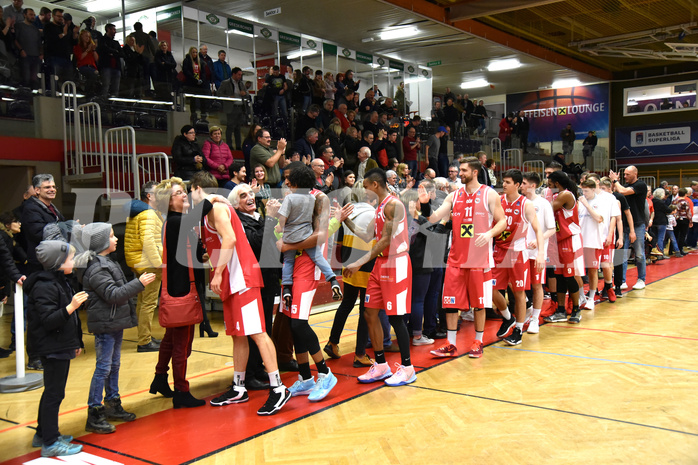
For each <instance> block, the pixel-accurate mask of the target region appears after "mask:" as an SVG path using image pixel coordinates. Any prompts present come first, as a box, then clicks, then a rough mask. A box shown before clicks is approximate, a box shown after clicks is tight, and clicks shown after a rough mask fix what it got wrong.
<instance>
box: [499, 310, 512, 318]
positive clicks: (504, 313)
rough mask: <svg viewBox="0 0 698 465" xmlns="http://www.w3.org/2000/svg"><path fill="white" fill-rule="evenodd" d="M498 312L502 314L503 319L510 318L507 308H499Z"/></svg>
mask: <svg viewBox="0 0 698 465" xmlns="http://www.w3.org/2000/svg"><path fill="white" fill-rule="evenodd" d="M499 313H501V314H502V318H504V319H505V320H511V312H510V311H509V309H508V308H505V309H504V310H500V311H499Z"/></svg>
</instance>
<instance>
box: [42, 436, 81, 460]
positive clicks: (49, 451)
mask: <svg viewBox="0 0 698 465" xmlns="http://www.w3.org/2000/svg"><path fill="white" fill-rule="evenodd" d="M81 451H82V446H81V445H80V444H71V443H69V442H63V441H62V440H60V439H58V440H57V441H56V442H54V443H53V444H51V445H50V446H45V445H44V446H41V456H42V457H59V456H62V455H75V454H78V453H80V452H81Z"/></svg>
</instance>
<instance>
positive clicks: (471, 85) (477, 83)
mask: <svg viewBox="0 0 698 465" xmlns="http://www.w3.org/2000/svg"><path fill="white" fill-rule="evenodd" d="M489 85H490V83H489V82H487V79H483V78H480V79H475V80H473V81H465V82H463V83H462V84H461V85H460V88H461V89H477V88H480V87H487V86H489Z"/></svg>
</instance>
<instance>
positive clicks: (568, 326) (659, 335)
mask: <svg viewBox="0 0 698 465" xmlns="http://www.w3.org/2000/svg"><path fill="white" fill-rule="evenodd" d="M546 326H549V327H551V328H567V329H581V330H584V331H599V332H604V333H618V334H632V335H635V336H650V337H662V338H666V339H685V340H687V341H698V338H694V337H680V336H664V335H662V334H647V333H633V332H630V331H615V330H612V329H594V328H582V327H581V326H576V325H556V324H549V325H546Z"/></svg>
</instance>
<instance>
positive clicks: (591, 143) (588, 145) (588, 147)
mask: <svg viewBox="0 0 698 465" xmlns="http://www.w3.org/2000/svg"><path fill="white" fill-rule="evenodd" d="M598 143H599V139H598V138H597V137H596V133H595V132H594V131H589V133H588V135H587V136H586V138H585V139H584V142H583V146H582V154H583V155H584V167H585V168H587V167H588V166H587V158H589V157H591V156H592V155H593V154H594V149H595V148H596V145H597V144H598Z"/></svg>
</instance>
